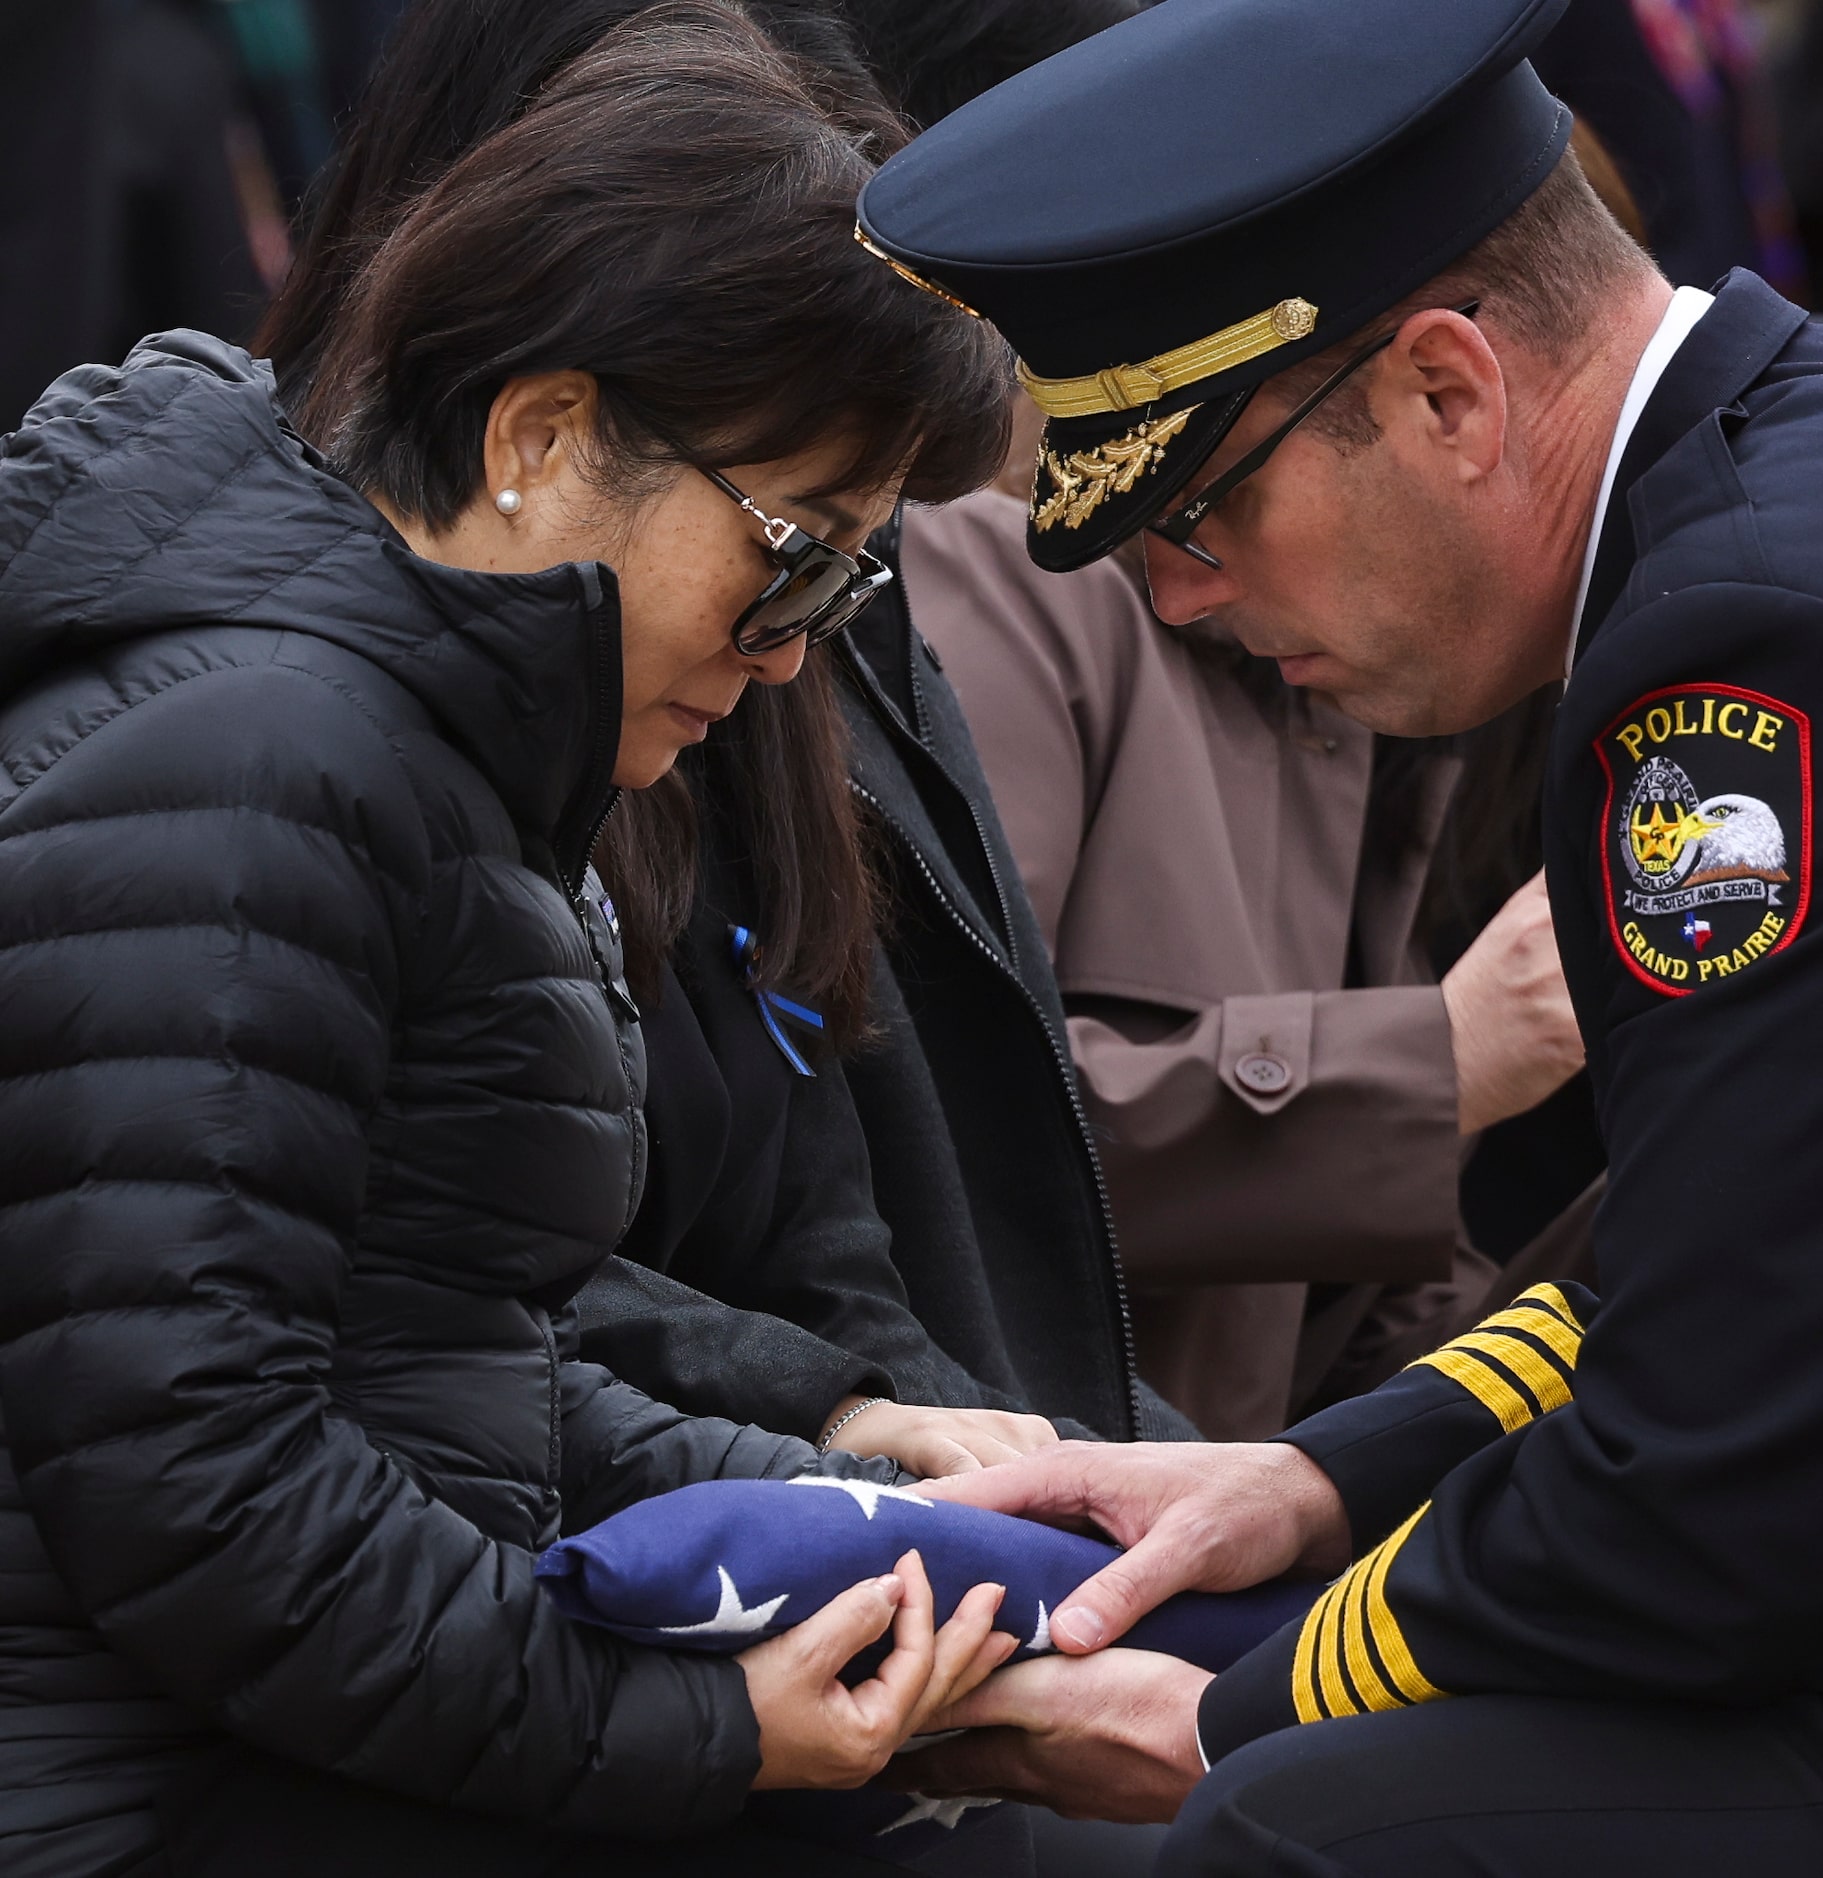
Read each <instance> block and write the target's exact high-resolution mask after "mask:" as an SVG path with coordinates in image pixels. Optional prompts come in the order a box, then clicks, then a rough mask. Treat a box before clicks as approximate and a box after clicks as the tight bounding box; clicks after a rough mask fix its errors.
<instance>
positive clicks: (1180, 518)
mask: <svg viewBox="0 0 1823 1878" xmlns="http://www.w3.org/2000/svg"><path fill="white" fill-rule="evenodd" d="M1450 311H1451V312H1453V313H1460V314H1461V315H1462V317H1463V318H1464V319H1471V320H1472V319H1473V318H1474V317H1475V315H1476V314H1477V313H1479V312H1480V311H1481V302H1480V301H1479V300H1470V301H1468V302H1467V303H1466V304H1465V305H1463V306H1459V307H1452V308H1451V309H1450ZM1398 336H1399V329H1398V327H1394V328H1393V330H1392V331H1391V332H1390V333H1385V334H1382V336H1381V337H1380V338H1378V339H1376V340H1374V341H1373V343H1372V344H1371V345H1365V346H1363V347H1362V348H1361V350H1360V351H1359V352H1357V353H1355V354H1354V355H1353V357H1351V358H1349V359H1346V360H1344V361H1343V363H1342V364H1341V365H1339V366H1337V367H1336V369H1335V370H1334V371H1333V372H1331V373H1330V375H1329V376H1328V377H1327V378H1326V379H1324V380H1323V382H1322V384H1320V385H1319V386H1318V387H1317V388H1316V390H1315V391H1313V392H1312V393H1311V394H1310V396H1309V397H1308V398H1306V399H1305V400H1304V402H1303V403H1302V404H1300V405H1298V406H1297V408H1296V409H1295V410H1294V411H1293V412H1292V413H1291V415H1290V416H1289V417H1288V418H1286V420H1285V421H1284V423H1282V424H1281V425H1280V426H1279V427H1278V429H1277V430H1274V431H1271V432H1269V433H1268V434H1267V435H1266V436H1264V437H1262V438H1261V439H1260V441H1259V442H1258V443H1256V444H1255V445H1254V446H1253V448H1252V449H1251V450H1249V451H1248V452H1247V454H1246V455H1245V456H1243V457H1241V458H1240V459H1239V460H1238V461H1236V462H1234V463H1232V464H1230V465H1229V467H1228V468H1227V469H1225V470H1223V471H1222V473H1221V475H1219V476H1218V477H1216V479H1215V481H1214V482H1212V483H1209V484H1207V485H1206V486H1205V487H1204V488H1202V489H1199V490H1198V491H1197V492H1196V494H1195V495H1193V496H1192V497H1191V498H1190V500H1189V501H1188V502H1185V503H1183V504H1182V505H1181V506H1180V507H1178V508H1175V509H1173V510H1172V511H1171V512H1170V513H1169V514H1168V515H1165V516H1162V517H1161V518H1160V519H1159V520H1158V521H1156V522H1148V523H1147V524H1146V529H1147V532H1148V533H1149V534H1154V535H1162V536H1164V538H1165V539H1166V540H1167V541H1168V542H1170V543H1171V545H1172V546H1173V547H1174V548H1182V549H1183V551H1184V552H1185V553H1186V554H1187V555H1189V556H1190V557H1191V559H1192V560H1197V561H1201V562H1202V564H1203V565H1204V566H1205V567H1213V568H1216V569H1218V570H1219V569H1220V567H1221V565H1222V564H1221V562H1220V561H1219V560H1217V559H1216V557H1215V556H1214V555H1213V554H1211V553H1210V552H1209V550H1208V549H1207V548H1202V547H1198V545H1197V544H1196V543H1195V542H1194V541H1193V540H1192V539H1191V536H1193V535H1194V534H1195V533H1196V531H1197V529H1198V528H1199V527H1201V526H1202V522H1203V518H1204V517H1205V516H1207V515H1208V514H1209V513H1210V512H1211V511H1212V510H1213V509H1214V508H1215V507H1216V505H1217V504H1218V503H1220V502H1221V501H1222V500H1223V499H1224V498H1225V497H1227V496H1229V495H1230V494H1232V493H1233V491H1234V490H1235V489H1237V488H1238V487H1239V486H1240V485H1241V484H1242V483H1244V482H1245V481H1246V480H1247V478H1248V477H1249V476H1251V475H1252V474H1253V473H1254V471H1255V470H1257V469H1258V468H1259V467H1260V466H1261V464H1263V463H1264V462H1265V461H1266V459H1267V458H1268V457H1269V456H1271V455H1272V453H1273V451H1275V450H1276V449H1277V448H1278V447H1279V445H1280V444H1282V443H1283V442H1284V441H1285V439H1286V438H1287V437H1289V436H1290V435H1291V433H1292V432H1293V431H1294V430H1296V429H1297V427H1298V426H1299V425H1300V424H1301V423H1303V421H1304V420H1305V418H1307V417H1308V416H1310V414H1311V412H1313V411H1314V410H1316V409H1317V408H1318V407H1319V406H1320V405H1321V404H1322V403H1323V402H1324V400H1325V399H1327V398H1330V397H1333V396H1334V395H1335V393H1336V392H1338V391H1339V390H1341V388H1342V387H1343V386H1344V385H1345V384H1347V382H1348V381H1349V379H1351V378H1353V377H1354V375H1355V373H1356V372H1358V371H1359V370H1360V369H1361V367H1362V366H1363V365H1365V364H1366V363H1367V361H1368V360H1369V359H1371V358H1375V357H1377V356H1378V355H1379V354H1380V353H1382V352H1384V351H1385V350H1386V348H1387V347H1388V346H1390V345H1391V344H1392V342H1393V341H1394V340H1395V339H1397V338H1398ZM1258 390H1259V386H1257V385H1256V386H1254V388H1253V391H1258ZM1253 391H1250V392H1248V393H1247V395H1246V397H1245V398H1244V399H1243V400H1242V402H1241V403H1240V405H1239V406H1238V407H1237V408H1236V410H1235V413H1234V416H1233V417H1232V418H1230V419H1229V421H1228V425H1227V428H1226V429H1225V430H1224V431H1223V433H1222V436H1224V437H1225V436H1226V435H1227V434H1228V431H1230V430H1232V429H1233V428H1234V426H1235V425H1236V424H1238V423H1239V422H1240V419H1241V413H1242V412H1243V411H1245V410H1246V408H1247V406H1248V405H1249V404H1250V403H1251V402H1252V401H1253ZM1221 447H1222V438H1221V437H1218V438H1217V439H1216V440H1215V444H1214V446H1213V447H1212V448H1211V450H1210V452H1209V456H1213V455H1214V454H1215V452H1216V451H1217V450H1219V449H1220V448H1221ZM1208 460H1209V457H1208V456H1206V457H1204V458H1203V461H1204V462H1205V463H1207V462H1208ZM1194 473H1195V472H1194V471H1193V472H1192V474H1193V475H1194Z"/></svg>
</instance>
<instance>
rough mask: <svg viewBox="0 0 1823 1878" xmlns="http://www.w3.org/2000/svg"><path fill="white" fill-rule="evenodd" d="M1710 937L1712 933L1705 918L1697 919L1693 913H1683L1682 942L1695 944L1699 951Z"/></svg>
mask: <svg viewBox="0 0 1823 1878" xmlns="http://www.w3.org/2000/svg"><path fill="white" fill-rule="evenodd" d="M1712 937H1713V934H1712V932H1711V930H1710V926H1709V922H1708V921H1707V920H1706V919H1698V918H1697V916H1696V915H1695V914H1694V913H1686V914H1685V915H1684V943H1685V944H1686V945H1690V946H1695V947H1696V949H1697V951H1699V952H1700V951H1702V949H1703V948H1704V946H1706V945H1707V944H1708V943H1709V941H1710V939H1711V938H1712Z"/></svg>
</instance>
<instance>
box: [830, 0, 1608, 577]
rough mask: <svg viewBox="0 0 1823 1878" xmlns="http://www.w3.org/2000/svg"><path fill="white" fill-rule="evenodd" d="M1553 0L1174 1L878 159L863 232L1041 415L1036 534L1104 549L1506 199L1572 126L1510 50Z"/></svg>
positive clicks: (1044, 563)
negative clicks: (1260, 399) (982, 324)
mask: <svg viewBox="0 0 1823 1878" xmlns="http://www.w3.org/2000/svg"><path fill="white" fill-rule="evenodd" d="M1566 4H1567V0H1164V4H1162V5H1160V6H1156V7H1153V8H1152V9H1151V10H1150V11H1148V12H1144V13H1141V14H1139V15H1137V16H1136V17H1134V18H1133V19H1130V20H1126V21H1123V22H1122V23H1121V24H1120V25H1118V26H1114V27H1111V28H1109V30H1108V31H1106V32H1104V33H1098V34H1097V35H1096V36H1095V37H1094V38H1092V39H1086V40H1084V41H1083V42H1082V43H1081V44H1079V45H1076V46H1072V47H1071V48H1070V49H1069V50H1068V51H1067V52H1062V53H1059V54H1058V55H1057V56H1056V57H1055V58H1051V59H1047V60H1045V61H1044V63H1043V64H1041V65H1035V66H1033V67H1032V68H1031V69H1030V70H1028V71H1025V72H1022V73H1020V74H1019V76H1018V77H1016V78H1013V79H1010V80H1008V81H1007V82H1006V83H1005V84H1003V85H998V86H996V87H995V88H994V89H993V90H992V91H989V92H986V93H984V94H983V95H982V96H981V97H979V98H976V99H975V100H973V102H971V103H969V104H967V105H964V106H963V107H962V109H960V110H959V111H956V112H954V113H952V114H951V115H950V116H949V117H946V118H944V119H943V120H942V122H940V123H939V124H937V125H936V126H935V127H934V128H933V129H931V130H928V131H926V132H925V133H924V135H923V136H921V137H919V138H918V139H916V141H914V142H913V143H911V144H910V145H909V146H907V148H905V149H904V150H902V151H900V152H899V154H898V155H896V156H895V157H893V158H892V159H891V160H890V161H888V162H887V163H886V164H885V165H884V167H883V168H882V169H881V170H880V171H879V173H878V174H877V175H876V176H874V178H873V179H872V180H871V181H870V182H869V183H868V185H867V187H866V189H865V190H864V191H863V193H862V196H861V204H860V223H859V226H858V227H857V229H856V236H857V239H859V240H861V241H863V242H864V243H865V244H866V245H867V246H868V247H870V248H871V249H872V250H873V251H874V252H875V253H876V254H878V255H879V257H880V258H881V260H882V261H884V262H886V263H887V264H888V265H889V266H892V267H893V268H895V269H896V270H897V271H898V272H900V273H902V274H904V275H905V276H907V278H908V279H910V280H912V281H914V282H916V283H917V284H918V285H919V286H921V287H923V288H924V289H926V290H927V291H931V292H936V293H939V294H941V295H943V296H944V297H945V298H949V299H952V300H955V301H957V302H959V303H961V304H962V305H964V306H966V307H967V308H968V309H969V310H970V311H972V312H976V313H979V314H981V315H982V316H983V317H985V318H987V319H990V320H992V321H993V322H994V324H995V325H996V326H998V327H999V328H1000V329H1001V331H1002V332H1004V333H1005V334H1006V336H1007V338H1008V340H1009V341H1010V342H1011V344H1012V346H1013V349H1014V350H1015V351H1016V352H1017V353H1018V354H1019V358H1020V362H1021V363H1020V379H1021V382H1022V383H1023V384H1024V385H1025V388H1026V390H1027V391H1028V392H1029V393H1030V395H1031V396H1032V398H1033V399H1034V401H1035V402H1036V403H1037V404H1038V405H1039V407H1040V408H1041V409H1042V410H1043V411H1044V413H1045V415H1046V419H1047V422H1046V426H1045V435H1044V444H1043V447H1042V450H1041V453H1040V457H1039V474H1038V477H1037V484H1038V486H1037V488H1036V489H1035V491H1034V494H1033V502H1032V516H1031V522H1030V527H1029V532H1028V542H1029V545H1030V548H1031V552H1032V558H1033V559H1034V560H1035V561H1037V562H1038V564H1039V565H1040V566H1041V567H1046V568H1051V569H1055V570H1058V571H1062V570H1064V569H1067V568H1072V567H1080V566H1082V565H1084V564H1085V563H1086V562H1089V561H1093V560H1096V559H1099V558H1100V557H1101V556H1102V555H1104V554H1106V553H1107V552H1108V551H1109V550H1110V549H1111V548H1113V547H1115V546H1116V545H1117V544H1118V543H1119V542H1121V541H1123V540H1125V539H1126V538H1127V537H1128V536H1129V535H1131V534H1133V533H1134V532H1135V531H1136V530H1137V529H1139V528H1141V527H1142V526H1144V524H1145V523H1146V522H1147V521H1149V520H1151V519H1152V518H1153V517H1154V516H1155V515H1157V514H1158V512H1159V511H1160V510H1161V509H1162V508H1163V507H1164V506H1165V505H1166V504H1167V503H1168V502H1169V501H1170V499H1171V498H1172V497H1173V496H1175V495H1176V494H1177V493H1178V492H1179V491H1180V490H1181V489H1182V488H1183V486H1184V484H1185V483H1186V482H1187V481H1188V480H1189V479H1190V477H1191V476H1193V475H1194V474H1195V472H1196V470H1197V468H1198V467H1199V465H1200V464H1201V463H1203V462H1204V461H1205V460H1206V459H1207V457H1208V456H1209V454H1210V452H1211V451H1212V450H1213V449H1214V448H1215V446H1216V445H1217V444H1218V443H1219V442H1220V440H1221V438H1222V437H1223V435H1224V434H1225V433H1226V432H1227V430H1228V428H1229V427H1230V426H1231V425H1232V424H1233V422H1234V420H1235V418H1236V417H1238V416H1239V414H1240V411H1241V408H1242V406H1243V405H1244V404H1245V402H1246V397H1247V394H1248V393H1249V392H1251V391H1252V389H1253V388H1254V387H1255V386H1256V385H1258V384H1259V383H1260V382H1261V381H1262V380H1264V379H1266V378H1269V377H1271V376H1272V375H1273V374H1274V373H1276V372H1280V371H1283V370H1284V369H1285V368H1286V367H1287V366H1290V365H1295V364H1296V363H1297V362H1298V360H1300V359H1302V358H1305V357H1307V356H1309V355H1310V354H1312V353H1315V352H1320V351H1322V350H1324V349H1325V348H1327V347H1329V346H1332V345H1334V344H1335V343H1336V342H1337V341H1338V340H1341V339H1345V338H1347V337H1348V336H1349V335H1350V334H1352V333H1355V332H1357V331H1358V330H1359V329H1360V328H1361V327H1362V326H1363V325H1365V324H1366V323H1368V322H1369V321H1371V320H1372V319H1373V318H1374V316H1375V315H1376V314H1379V313H1383V312H1385V311H1386V309H1387V308H1388V307H1391V306H1393V305H1395V304H1396V303H1397V302H1398V301H1400V300H1401V299H1403V298H1404V297H1405V296H1406V295H1407V294H1409V293H1411V292H1412V291H1414V290H1415V289H1416V288H1418V287H1420V286H1422V285H1423V284H1424V282H1425V281H1426V280H1428V279H1430V278H1431V277H1432V276H1433V275H1435V274H1436V273H1438V272H1439V271H1440V270H1441V269H1442V268H1443V267H1444V266H1446V265H1447V264H1448V263H1449V262H1450V261H1452V260H1454V259H1456V258H1457V257H1458V256H1460V255H1462V254H1463V253H1465V252H1466V251H1467V250H1468V249H1469V248H1471V247H1473V246H1474V245H1475V243H1476V242H1477V241H1479V240H1480V239H1481V237H1482V236H1483V235H1485V234H1487V233H1488V232H1489V231H1490V230H1491V229H1493V228H1495V227H1496V226H1497V225H1498V224H1499V223H1500V222H1502V221H1504V220H1505V219H1506V218H1507V216H1509V215H1510V214H1512V212H1513V211H1514V210H1515V209H1516V208H1518V207H1519V205H1520V204H1521V203H1522V202H1524V201H1525V199H1526V198H1527V197H1528V196H1529V195H1531V194H1532V192H1533V191H1534V190H1535V189H1537V188H1538V186H1539V185H1540V184H1541V183H1542V182H1544V180H1545V179H1546V177H1548V176H1549V175H1550V174H1551V171H1552V170H1553V169H1554V168H1555V166H1556V164H1557V161H1558V159H1559V157H1560V156H1561V154H1562V152H1563V149H1564V146H1565V144H1566V143H1567V142H1568V140H1569V134H1570V114H1569V112H1568V110H1566V109H1565V107H1564V106H1563V105H1561V104H1560V103H1559V102H1558V101H1557V99H1555V98H1554V97H1552V96H1551V94H1550V93H1549V92H1548V91H1546V90H1545V88H1544V86H1543V85H1542V84H1541V83H1540V82H1539V80H1538V77H1537V75H1536V74H1535V73H1534V72H1533V70H1532V68H1531V66H1530V65H1529V64H1527V63H1526V55H1527V53H1528V52H1530V51H1531V50H1532V48H1533V47H1534V46H1536V45H1537V43H1538V42H1539V40H1540V39H1541V38H1543V36H1544V34H1545V33H1546V32H1547V31H1548V30H1549V28H1550V27H1551V26H1552V25H1553V24H1554V23H1555V21H1556V20H1557V18H1558V16H1559V15H1560V14H1561V13H1562V11H1563V9H1564V7H1565V5H1566Z"/></svg>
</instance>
